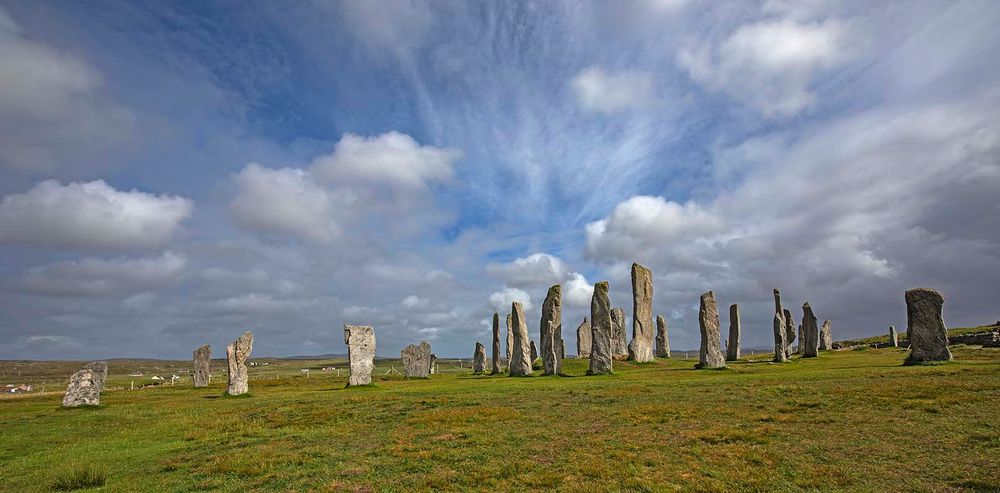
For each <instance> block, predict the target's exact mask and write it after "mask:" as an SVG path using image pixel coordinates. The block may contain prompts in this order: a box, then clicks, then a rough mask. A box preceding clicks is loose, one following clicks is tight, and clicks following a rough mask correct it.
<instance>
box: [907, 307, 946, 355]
mask: <svg viewBox="0 0 1000 493" xmlns="http://www.w3.org/2000/svg"><path fill="white" fill-rule="evenodd" d="M943 306H944V296H941V293H939V292H937V291H935V290H933V289H930V288H916V289H910V290H907V291H906V332H907V334H908V335H909V339H910V341H909V342H910V355H909V356H907V358H906V363H907V364H914V363H923V362H925V361H951V351H950V350H949V349H948V328H947V327H945V325H944V318H942V316H941V310H942V308H943Z"/></svg>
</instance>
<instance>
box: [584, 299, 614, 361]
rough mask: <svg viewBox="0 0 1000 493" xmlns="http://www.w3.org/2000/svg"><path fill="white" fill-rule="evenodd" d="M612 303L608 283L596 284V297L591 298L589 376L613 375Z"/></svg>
mask: <svg viewBox="0 0 1000 493" xmlns="http://www.w3.org/2000/svg"><path fill="white" fill-rule="evenodd" d="M612 325H613V322H612V321H611V301H610V300H609V299H608V282H607V281H601V282H599V283H597V284H594V295H593V296H592V297H591V298H590V337H591V341H593V343H592V345H591V349H590V369H589V370H587V374H588V375H601V374H604V373H611V371H612V368H613V367H612V365H613V363H612V361H613V360H614V358H612V353H611V339H612V334H611V332H612V330H613V329H612Z"/></svg>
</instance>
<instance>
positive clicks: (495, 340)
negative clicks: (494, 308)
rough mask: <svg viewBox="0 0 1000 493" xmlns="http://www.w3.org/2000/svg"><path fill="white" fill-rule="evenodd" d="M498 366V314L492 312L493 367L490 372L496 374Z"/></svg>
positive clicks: (499, 370) (498, 370)
mask: <svg viewBox="0 0 1000 493" xmlns="http://www.w3.org/2000/svg"><path fill="white" fill-rule="evenodd" d="M501 371H502V370H501V368H500V314H499V313H496V312H493V368H492V371H490V373H492V374H494V375H496V374H497V373H500V372H501Z"/></svg>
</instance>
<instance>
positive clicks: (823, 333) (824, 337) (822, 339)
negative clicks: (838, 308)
mask: <svg viewBox="0 0 1000 493" xmlns="http://www.w3.org/2000/svg"><path fill="white" fill-rule="evenodd" d="M831 349H833V333H831V332H830V321H829V320H824V321H823V328H821V329H820V330H819V350H820V351H829V350H831Z"/></svg>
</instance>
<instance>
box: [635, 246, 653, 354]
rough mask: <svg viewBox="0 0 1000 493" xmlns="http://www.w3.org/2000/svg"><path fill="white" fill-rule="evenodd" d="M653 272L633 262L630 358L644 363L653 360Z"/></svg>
mask: <svg viewBox="0 0 1000 493" xmlns="http://www.w3.org/2000/svg"><path fill="white" fill-rule="evenodd" d="M655 336H656V326H655V325H653V273H652V272H651V271H650V270H649V269H647V268H646V267H643V266H641V265H639V264H635V263H633V264H632V342H630V343H629V346H628V358H629V359H630V360H632V361H635V362H638V363H643V362H646V361H653V359H654V355H653V338H654V337H655Z"/></svg>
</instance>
